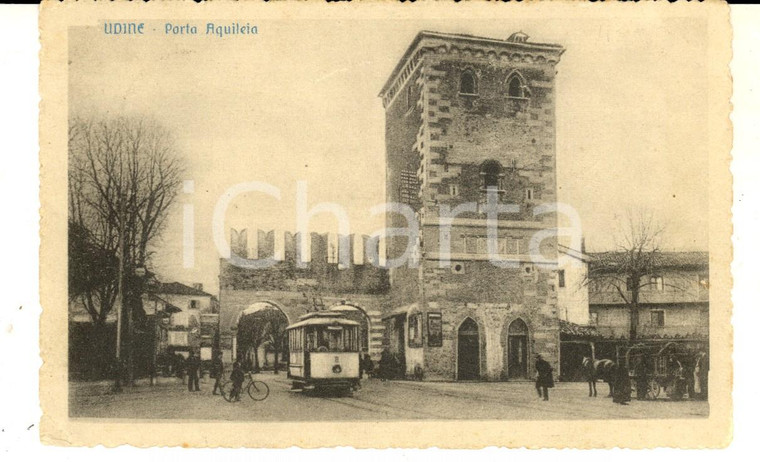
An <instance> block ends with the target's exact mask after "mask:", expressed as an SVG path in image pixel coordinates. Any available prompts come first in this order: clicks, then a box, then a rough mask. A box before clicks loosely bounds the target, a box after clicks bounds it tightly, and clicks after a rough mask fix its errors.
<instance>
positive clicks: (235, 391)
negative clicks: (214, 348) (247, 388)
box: [230, 361, 245, 401]
mask: <svg viewBox="0 0 760 462" xmlns="http://www.w3.org/2000/svg"><path fill="white" fill-rule="evenodd" d="M230 380H232V391H230V401H240V391H241V390H242V388H243V380H245V374H244V373H243V368H242V366H241V364H240V362H239V361H235V363H234V364H233V365H232V374H230Z"/></svg>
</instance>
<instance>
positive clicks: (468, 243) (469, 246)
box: [464, 236, 478, 253]
mask: <svg viewBox="0 0 760 462" xmlns="http://www.w3.org/2000/svg"><path fill="white" fill-rule="evenodd" d="M477 251H478V240H477V238H476V237H475V236H465V237H464V252H465V253H477Z"/></svg>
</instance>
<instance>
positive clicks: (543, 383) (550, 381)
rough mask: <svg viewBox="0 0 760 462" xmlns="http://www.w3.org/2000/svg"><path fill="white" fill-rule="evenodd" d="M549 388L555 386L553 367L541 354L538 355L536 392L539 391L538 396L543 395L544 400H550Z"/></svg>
mask: <svg viewBox="0 0 760 462" xmlns="http://www.w3.org/2000/svg"><path fill="white" fill-rule="evenodd" d="M549 388H554V377H552V367H551V366H550V365H549V363H548V362H546V361H545V360H544V359H543V358H542V357H541V355H536V392H538V397H539V398H541V397H543V398H544V401H549Z"/></svg>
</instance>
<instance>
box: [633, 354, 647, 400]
mask: <svg viewBox="0 0 760 462" xmlns="http://www.w3.org/2000/svg"><path fill="white" fill-rule="evenodd" d="M633 375H634V377H635V378H636V399H638V400H640V401H643V400H645V399H647V391H648V389H649V365H648V364H647V361H646V358H639V362H638V363H636V366H635V367H634V368H633Z"/></svg>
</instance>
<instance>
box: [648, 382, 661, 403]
mask: <svg viewBox="0 0 760 462" xmlns="http://www.w3.org/2000/svg"><path fill="white" fill-rule="evenodd" d="M658 396H660V384H659V383H658V382H657V380H654V379H652V380H650V381H649V386H648V387H647V398H649V399H657V397H658Z"/></svg>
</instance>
